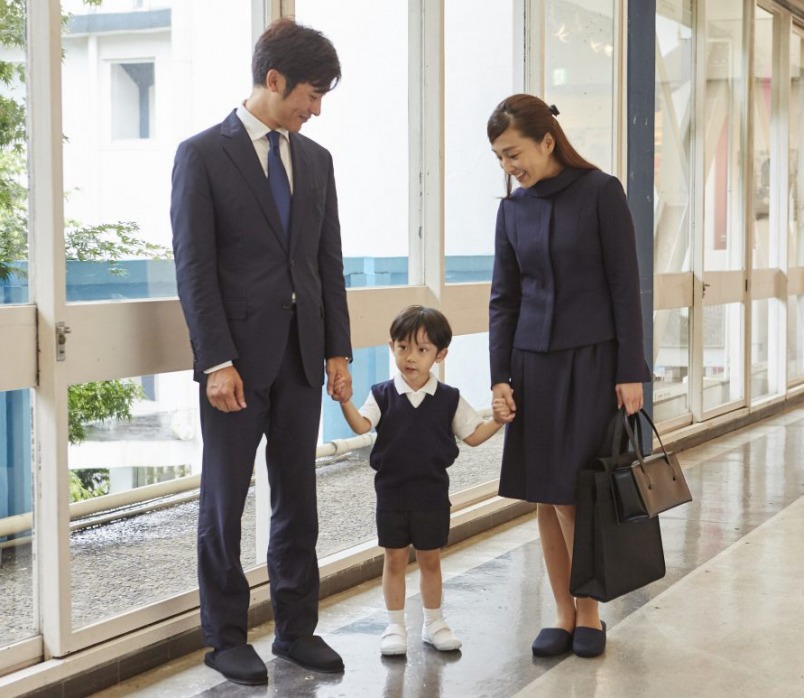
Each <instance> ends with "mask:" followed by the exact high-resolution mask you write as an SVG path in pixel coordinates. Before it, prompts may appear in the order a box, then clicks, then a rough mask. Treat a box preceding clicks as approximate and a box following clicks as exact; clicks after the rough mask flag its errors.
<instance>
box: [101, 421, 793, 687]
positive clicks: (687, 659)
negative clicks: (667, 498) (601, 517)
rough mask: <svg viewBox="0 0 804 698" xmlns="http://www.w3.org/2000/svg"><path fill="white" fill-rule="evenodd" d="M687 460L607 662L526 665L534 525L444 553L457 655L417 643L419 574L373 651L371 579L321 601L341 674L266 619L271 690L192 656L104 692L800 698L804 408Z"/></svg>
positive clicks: (545, 615)
mask: <svg viewBox="0 0 804 698" xmlns="http://www.w3.org/2000/svg"><path fill="white" fill-rule="evenodd" d="M681 461H682V465H683V466H684V469H685V473H686V475H687V478H688V481H689V484H690V489H691V490H692V493H693V497H694V502H693V503H691V504H688V505H686V506H684V507H682V508H679V509H676V510H674V511H673V512H671V513H669V514H665V515H663V516H662V532H663V538H664V546H665V555H666V559H667V576H666V577H665V578H664V579H662V580H660V581H658V582H655V583H653V584H652V585H650V586H648V587H646V588H644V589H641V590H638V591H636V592H633V593H631V594H628V595H626V596H624V597H621V598H620V599H617V600H616V601H614V602H611V603H609V604H606V605H605V606H604V607H603V609H602V615H603V618H604V619H605V620H606V621H607V623H608V627H609V632H608V647H607V650H606V653H605V655H604V656H603V657H600V658H597V659H592V660H585V659H579V658H576V657H574V656H572V655H570V656H567V657H563V658H558V659H536V658H534V657H532V655H531V652H530V643H531V641H532V640H533V637H534V636H535V635H536V633H537V631H538V629H539V628H540V627H541V626H542V624H543V623H544V624H550V623H551V621H552V619H553V610H554V609H553V606H552V602H551V595H550V591H549V586H548V583H547V579H546V575H545V574H544V570H543V565H542V562H541V552H540V549H539V541H538V537H537V532H536V522H535V520H534V518H533V517H532V516H528V517H526V518H524V519H519V520H517V521H516V522H515V523H513V524H509V525H506V526H504V527H501V528H499V529H495V530H494V531H492V532H490V533H488V534H485V535H483V536H481V537H478V538H473V539H471V540H469V541H467V542H465V543H462V544H459V545H457V546H455V547H454V548H451V549H450V550H449V551H448V552H447V553H446V554H445V557H444V578H445V592H444V608H445V612H446V616H447V619H448V620H449V622H450V624H451V625H452V627H453V629H454V630H455V632H456V634H457V635H458V636H459V637H460V638H461V639H462V640H463V642H464V646H463V649H462V651H461V652H457V653H439V652H437V651H435V650H433V649H432V648H430V647H427V646H423V645H422V643H421V640H420V627H421V602H420V598H419V596H418V592H417V589H416V586H417V584H418V581H417V579H418V578H417V573H416V570H415V568H414V567H411V568H410V573H409V575H408V603H407V614H408V633H409V635H408V639H409V651H408V655H407V658H403V659H384V658H382V657H381V656H380V654H379V650H378V643H379V634H380V632H381V631H382V629H383V627H384V624H385V614H384V611H383V602H382V592H381V589H380V586H379V583H378V582H371V583H365V584H363V585H361V586H359V587H357V588H355V589H353V590H350V591H349V592H346V593H343V594H340V595H337V596H335V597H332V598H330V599H327V600H326V601H325V602H323V604H322V613H321V623H320V625H319V631H320V633H321V634H322V635H323V636H324V637H325V638H326V639H327V640H328V641H329V642H330V643H331V644H332V645H333V646H334V647H335V648H336V649H337V650H338V651H340V652H341V654H342V655H343V657H344V661H345V663H346V672H345V673H344V674H343V675H341V676H335V677H332V676H323V675H318V674H313V673H309V672H305V671H304V670H302V669H299V668H298V667H296V666H294V665H292V664H289V663H287V662H284V661H283V660H280V659H276V658H274V657H273V656H272V655H271V652H270V646H271V642H272V639H273V636H272V631H273V626H272V625H271V624H266V625H264V626H260V627H258V628H257V629H255V631H254V632H253V633H252V637H251V640H252V642H253V643H254V645H255V647H256V648H257V651H258V652H259V653H260V655H261V656H262V657H263V658H264V659H265V660H266V662H267V663H268V671H269V679H270V683H269V686H268V687H267V688H266V687H261V688H246V687H242V686H236V685H234V684H231V683H228V682H226V681H224V680H223V679H222V678H221V677H220V675H219V674H217V673H216V672H214V671H212V670H211V669H208V668H206V667H204V666H203V665H202V659H203V652H196V653H193V654H191V655H188V656H186V657H183V658H182V659H180V660H178V661H175V662H172V663H171V664H168V665H164V666H162V667H160V668H158V669H155V670H153V671H150V672H148V673H145V674H142V675H140V676H138V677H136V678H135V679H132V680H129V681H126V682H125V683H122V684H119V685H117V686H115V687H113V688H110V689H107V690H105V691H102V692H100V693H97V694H95V695H96V696H98V697H99V698H118V697H121V696H139V697H142V698H156V697H161V696H165V697H168V696H169V697H170V698H181V697H183V696H215V697H221V698H228V697H233V698H235V697H237V698H239V697H244V696H293V697H297V696H298V697H303V696H311V697H312V696H317V697H329V696H332V697H334V696H348V697H349V698H359V697H361V696H367V697H368V696H371V697H374V696H386V697H388V698H395V697H398V696H400V697H408V696H410V697H414V696H415V697H422V698H436V697H442V696H443V697H445V698H446V697H448V696H449V697H451V696H455V697H456V698H457V697H460V698H467V697H469V698H481V697H485V696H488V697H490V698H492V697H493V698H500V697H506V696H515V695H516V696H561V697H562V698H564V697H565V696H584V697H587V696H595V697H596V698H609V697H611V698H615V697H616V698H637V697H640V698H641V697H643V696H645V697H648V696H649V697H650V698H661V697H662V696H706V698H727V697H728V698H735V697H742V696H762V697H763V698H775V697H777V696H778V697H779V698H788V697H792V696H804V660H802V654H801V648H802V647H804V623H802V619H804V587H802V584H801V582H800V580H801V579H802V577H804V554H802V553H804V542H803V541H802V533H801V532H802V531H804V408H797V409H791V410H788V411H786V412H784V413H782V414H780V415H778V416H775V417H773V418H771V419H769V420H766V421H763V422H759V423H757V424H755V425H753V426H750V427H746V428H744V429H741V430H740V431H737V432H733V433H731V434H728V435H726V436H724V437H721V438H719V439H716V440H714V441H711V442H708V443H706V444H704V445H701V446H698V447H695V448H693V449H690V450H688V451H685V452H683V453H682V454H681Z"/></svg>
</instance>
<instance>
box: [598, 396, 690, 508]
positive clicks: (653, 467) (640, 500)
mask: <svg viewBox="0 0 804 698" xmlns="http://www.w3.org/2000/svg"><path fill="white" fill-rule="evenodd" d="M640 415H641V416H642V417H644V418H645V419H646V420H647V422H648V424H650V426H651V429H652V430H653V433H654V434H656V438H657V439H658V441H659V446H660V447H661V449H662V452H661V453H658V454H653V455H652V456H643V455H642V446H641V444H642V426H641V421H640ZM621 417H622V418H621V422H620V423H621V424H623V426H624V428H625V432H626V433H627V435H628V440H629V443H630V446H631V449H632V453H633V456H634V458H633V460H632V461H631V463H629V464H624V463H622V462H620V463H618V464H617V465H616V466H615V468H614V470H613V472H612V474H611V480H612V485H613V489H614V498H615V501H616V502H617V515H618V517H619V520H620V521H621V522H633V521H640V520H642V519H646V518H652V517H654V516H656V515H658V514H661V513H662V512H663V511H667V510H668V509H672V508H673V507H677V506H680V505H681V504H686V503H687V502H691V501H692V495H691V494H690V488H689V486H688V485H687V481H686V479H685V478H684V473H683V472H682V471H681V466H680V465H679V462H678V457H677V456H676V455H675V454H674V453H668V452H667V451H666V450H665V447H664V444H663V443H662V440H661V438H660V437H659V432H658V431H656V426H655V425H654V424H653V420H651V418H650V417H649V416H648V414H647V413H646V412H645V411H644V410H640V411H639V413H638V414H636V415H631V416H630V417H628V416H626V415H625V413H624V412H621ZM632 422H633V424H634V425H635V426H636V434H635V433H634V431H635V430H634V428H633V427H632ZM615 438H616V434H615Z"/></svg>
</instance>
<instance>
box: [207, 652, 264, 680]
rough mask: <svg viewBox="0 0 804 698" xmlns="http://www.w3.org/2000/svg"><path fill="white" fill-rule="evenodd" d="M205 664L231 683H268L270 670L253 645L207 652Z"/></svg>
mask: <svg viewBox="0 0 804 698" xmlns="http://www.w3.org/2000/svg"><path fill="white" fill-rule="evenodd" d="M204 664H206V665H207V666H208V667H211V668H213V669H215V671H219V672H220V673H221V674H223V675H224V676H225V677H226V678H227V679H229V681H232V682H234V683H240V684H244V685H246V686H261V685H263V684H266V683H268V670H267V669H266V668H265V662H263V661H262V659H260V656H259V655H258V654H257V652H256V650H255V649H254V648H253V647H252V646H251V645H238V646H237V647H228V648H226V649H223V650H213V651H212V652H207V654H206V656H205V657H204Z"/></svg>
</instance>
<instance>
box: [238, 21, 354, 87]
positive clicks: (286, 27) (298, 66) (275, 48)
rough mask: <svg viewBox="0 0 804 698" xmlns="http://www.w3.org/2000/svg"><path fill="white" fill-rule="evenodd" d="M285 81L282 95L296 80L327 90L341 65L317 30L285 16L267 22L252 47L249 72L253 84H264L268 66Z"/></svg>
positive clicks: (295, 83) (333, 50) (339, 72)
mask: <svg viewBox="0 0 804 698" xmlns="http://www.w3.org/2000/svg"><path fill="white" fill-rule="evenodd" d="M272 68H273V69H275V70H278V71H279V72H280V73H282V75H283V76H284V78H285V80H286V81H287V86H286V88H285V95H284V96H286V97H287V95H289V94H290V93H291V92H292V91H293V88H294V87H296V85H298V84H299V83H305V82H306V83H309V84H311V85H312V86H313V87H314V88H315V89H316V90H317V91H318V92H320V93H322V94H323V93H325V92H329V91H330V90H331V89H332V88H333V87H335V85H337V84H338V81H339V80H340V79H341V64H340V61H339V60H338V54H337V53H336V51H335V47H334V46H333V45H332V42H331V41H330V40H329V39H328V38H327V37H326V36H324V35H323V34H322V33H321V32H320V31H316V30H315V29H311V28H310V27H305V26H304V25H302V24H296V22H295V21H294V20H292V19H289V18H287V17H285V18H283V19H278V20H276V21H275V22H271V24H270V26H269V27H268V29H266V30H265V31H264V32H263V34H262V36H260V38H259V39H257V43H256V45H255V46H254V55H253V56H252V59H251V74H252V79H253V80H254V85H265V76H266V75H267V74H268V71H269V70H271V69H272Z"/></svg>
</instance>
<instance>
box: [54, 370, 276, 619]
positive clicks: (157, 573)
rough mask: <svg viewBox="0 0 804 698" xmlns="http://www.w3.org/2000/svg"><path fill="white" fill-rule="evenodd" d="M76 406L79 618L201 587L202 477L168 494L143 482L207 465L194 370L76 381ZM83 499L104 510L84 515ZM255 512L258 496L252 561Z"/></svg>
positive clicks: (72, 401) (73, 458)
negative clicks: (156, 491) (198, 544)
mask: <svg viewBox="0 0 804 698" xmlns="http://www.w3.org/2000/svg"><path fill="white" fill-rule="evenodd" d="M121 408H122V409H121ZM126 409H128V410H129V411H130V415H131V417H130V419H127V418H126V417H125V416H124V414H125V411H126ZM69 410H70V441H71V444H70V447H69V467H70V479H71V487H70V489H71V501H72V509H73V519H74V520H73V522H72V527H73V530H72V533H71V535H70V550H71V558H72V581H73V597H72V600H73V624H74V625H75V626H76V627H80V626H83V625H87V624H89V623H92V622H95V621H98V620H101V619H103V618H106V617H109V616H112V615H116V614H119V613H122V612H123V611H128V610H132V609H133V608H136V607H137V606H142V605H145V604H150V603H153V602H155V601H159V600H161V599H165V598H167V597H169V596H173V595H175V594H178V593H180V592H185V591H189V590H191V589H193V588H195V587H196V586H197V580H196V563H195V549H196V545H195V541H196V526H197V519H198V497H197V495H198V491H197V487H198V484H197V483H189V484H187V485H186V486H185V487H184V488H183V489H178V488H177V489H176V491H175V492H173V493H171V494H165V493H162V494H161V496H157V495H156V494H151V495H150V496H149V497H145V496H144V495H143V492H147V490H140V491H139V492H138V491H137V490H139V488H142V487H144V486H146V485H153V484H156V483H166V482H169V481H173V480H176V481H177V482H182V481H179V480H178V478H181V477H183V476H187V475H192V474H196V473H199V472H200V467H201V457H200V452H201V433H200V425H199V421H198V385H197V384H196V383H195V382H193V380H192V373H191V372H190V371H181V372H177V373H166V374H160V375H157V376H143V377H138V378H132V379H126V380H122V381H99V382H95V383H85V384H82V385H73V386H70V390H69ZM185 482H186V481H185ZM103 495H111V497H106V498H101V497H103ZM120 497H126V498H127V501H125V502H121V501H119V498H120ZM116 498H117V499H116ZM138 498H141V499H143V500H145V501H137V499H138ZM250 501H253V499H252V500H250ZM76 502H85V503H82V504H81V505H80V506H90V505H97V510H96V511H92V512H84V514H83V515H81V516H79V514H78V513H77V512H76V511H75V509H76V506H75V503H76ZM253 516H254V512H253V504H251V505H250V506H249V507H248V508H247V512H246V513H245V514H244V525H243V547H242V551H243V552H242V556H241V560H242V562H243V565H244V567H253V566H254V561H255V559H256V556H255V544H254V531H255V527H254V524H253ZM249 523H250V525H249ZM260 558H262V556H260Z"/></svg>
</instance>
